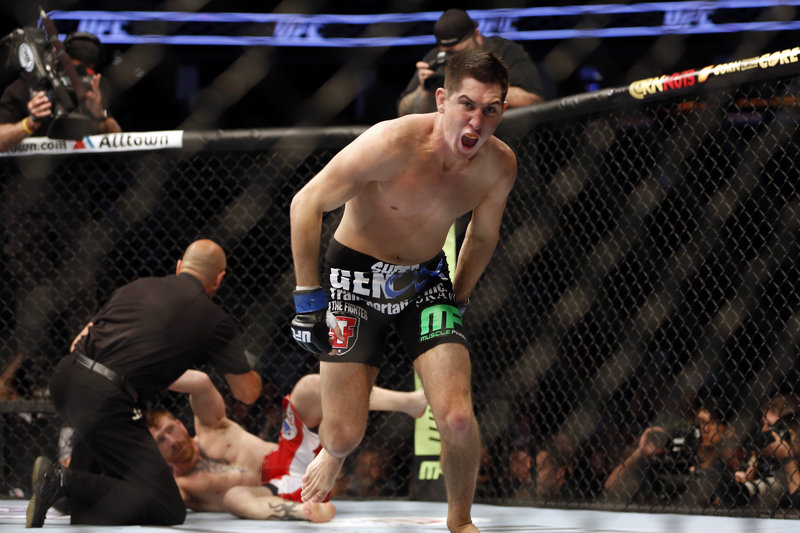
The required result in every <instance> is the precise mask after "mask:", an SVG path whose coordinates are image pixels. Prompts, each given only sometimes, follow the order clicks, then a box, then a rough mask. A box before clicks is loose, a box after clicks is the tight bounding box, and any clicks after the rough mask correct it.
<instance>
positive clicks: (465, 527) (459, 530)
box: [447, 520, 480, 533]
mask: <svg viewBox="0 0 800 533" xmlns="http://www.w3.org/2000/svg"><path fill="white" fill-rule="evenodd" d="M447 529H449V530H450V531H452V532H453V533H480V529H478V528H477V527H475V524H473V523H472V522H467V523H465V524H459V525H457V526H450V521H449V520H448V521H447Z"/></svg>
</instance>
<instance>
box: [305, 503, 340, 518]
mask: <svg viewBox="0 0 800 533" xmlns="http://www.w3.org/2000/svg"><path fill="white" fill-rule="evenodd" d="M303 512H305V513H306V516H307V517H308V519H309V520H311V521H312V522H314V523H320V522H330V521H331V520H333V517H334V516H336V506H335V505H333V504H332V503H331V502H323V503H311V502H305V503H304V504H303Z"/></svg>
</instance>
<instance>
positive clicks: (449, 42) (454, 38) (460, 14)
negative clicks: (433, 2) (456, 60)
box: [433, 8, 478, 46]
mask: <svg viewBox="0 0 800 533" xmlns="http://www.w3.org/2000/svg"><path fill="white" fill-rule="evenodd" d="M477 27H478V25H477V24H476V23H475V21H474V20H472V19H471V18H469V15H467V12H466V11H464V10H463V9H456V8H453V9H448V10H447V11H445V12H444V13H442V16H441V17H439V20H437V21H436V24H434V25H433V34H434V35H435V36H436V44H438V45H439V46H453V45H454V44H458V43H460V42H461V41H463V40H464V39H466V38H467V37H469V36H470V35H472V34H473V32H474V31H475V28H477Z"/></svg>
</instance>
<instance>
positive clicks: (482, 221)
mask: <svg viewBox="0 0 800 533" xmlns="http://www.w3.org/2000/svg"><path fill="white" fill-rule="evenodd" d="M498 142H499V141H498ZM498 149H499V152H498V157H497V158H496V160H495V165H496V167H497V168H496V170H495V171H496V172H497V174H498V179H497V181H496V182H495V184H494V185H493V186H492V187H490V188H489V189H488V192H487V194H486V196H485V197H484V198H483V200H481V202H480V203H479V204H478V205H477V206H476V207H475V209H473V211H472V219H471V220H470V223H469V225H468V226H467V232H466V236H465V237H464V242H463V244H462V246H461V251H460V252H459V254H458V261H457V262H456V273H455V276H454V277H453V291H454V292H455V294H456V299H457V300H458V301H459V302H465V301H466V300H467V299H468V298H469V296H470V294H472V291H473V289H474V288H475V285H476V284H477V283H478V279H479V278H480V277H481V275H482V274H483V271H484V270H485V269H486V266H487V265H488V264H489V260H490V259H491V257H492V254H493V253H494V249H495V247H496V246H497V242H498V240H499V237H500V224H501V222H502V218H503V211H504V210H505V206H506V201H507V200H508V194H509V192H511V188H512V187H513V186H514V182H515V180H516V177H517V160H516V157H515V156H514V154H513V152H512V151H511V149H510V148H508V146H506V145H505V144H504V143H502V142H500V143H499V145H498Z"/></svg>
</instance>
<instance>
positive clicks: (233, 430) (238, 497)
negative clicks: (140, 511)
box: [147, 370, 427, 522]
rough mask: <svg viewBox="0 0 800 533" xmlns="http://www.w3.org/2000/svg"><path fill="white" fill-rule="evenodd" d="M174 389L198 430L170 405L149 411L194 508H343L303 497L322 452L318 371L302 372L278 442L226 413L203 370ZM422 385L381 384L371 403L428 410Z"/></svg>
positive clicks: (249, 514) (250, 513) (255, 513)
mask: <svg viewBox="0 0 800 533" xmlns="http://www.w3.org/2000/svg"><path fill="white" fill-rule="evenodd" d="M170 390H174V391H177V392H183V393H188V394H189V401H190V404H191V406H192V410H193V411H194V425H195V430H196V433H197V434H196V435H195V437H194V438H192V437H191V436H190V435H189V432H188V431H187V430H186V427H185V426H184V425H183V423H182V422H180V421H179V420H177V419H175V417H174V416H173V415H172V414H170V413H169V412H168V411H166V410H164V409H152V410H150V411H149V412H148V413H147V425H148V427H149V429H150V433H151V434H152V435H153V438H155V440H156V442H157V443H158V449H159V451H160V452H161V455H162V456H163V457H164V459H165V460H166V461H167V463H168V464H169V465H170V466H171V467H172V468H173V473H174V475H175V481H176V482H177V484H178V488H179V489H180V492H181V496H182V497H183V499H184V501H185V502H186V505H187V507H189V508H190V509H194V510H195V511H217V512H221V511H225V512H229V513H231V514H234V515H236V516H238V517H241V518H250V519H255V520H310V521H312V522H327V521H329V520H331V519H332V518H333V517H334V515H335V514H336V508H335V507H334V505H333V504H332V503H331V502H329V501H324V502H313V503H312V502H306V503H302V502H300V487H301V478H302V475H303V473H304V472H305V470H306V466H307V465H308V463H309V462H310V461H311V460H312V459H313V458H314V455H315V454H316V453H317V452H318V451H319V437H318V436H317V434H316V433H314V432H313V431H311V430H310V429H309V428H313V427H316V426H318V425H319V423H320V418H321V416H322V406H321V404H320V394H319V375H317V374H309V375H307V376H304V377H302V378H301V379H300V380H299V381H298V382H297V384H295V386H294V388H293V389H292V392H291V394H289V395H287V396H286V397H285V398H284V399H283V410H284V421H283V426H282V429H281V434H280V438H279V439H278V442H277V443H275V442H266V441H263V440H261V439H260V438H258V437H257V436H255V435H253V434H251V433H249V432H247V431H246V430H245V429H244V428H243V427H241V426H240V425H239V424H237V423H236V422H234V421H232V420H230V419H229V418H228V417H227V416H226V415H225V402H224V400H223V398H222V395H221V394H220V393H219V391H218V390H217V389H216V387H214V384H213V383H212V382H211V379H210V378H209V377H208V375H207V374H205V373H204V372H200V371H198V370H188V371H186V373H184V374H183V375H182V376H181V377H180V378H178V380H176V381H175V382H174V383H173V384H172V385H171V386H170ZM426 406H427V401H426V400H425V396H424V395H423V393H422V391H415V392H399V391H392V390H387V389H382V388H380V387H375V388H374V389H373V390H372V393H371V395H370V409H372V410H376V411H401V412H404V413H407V414H408V415H410V416H413V417H419V416H422V414H423V413H424V412H425V408H426Z"/></svg>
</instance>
